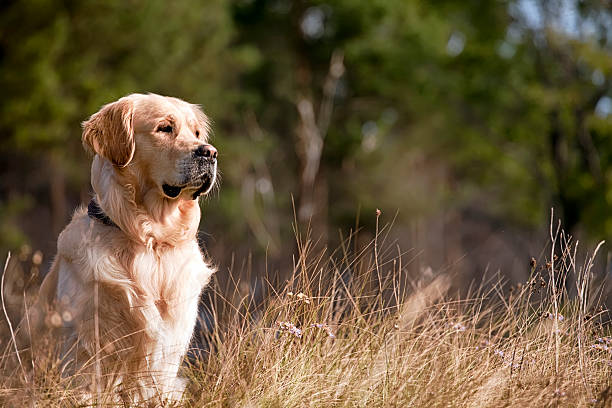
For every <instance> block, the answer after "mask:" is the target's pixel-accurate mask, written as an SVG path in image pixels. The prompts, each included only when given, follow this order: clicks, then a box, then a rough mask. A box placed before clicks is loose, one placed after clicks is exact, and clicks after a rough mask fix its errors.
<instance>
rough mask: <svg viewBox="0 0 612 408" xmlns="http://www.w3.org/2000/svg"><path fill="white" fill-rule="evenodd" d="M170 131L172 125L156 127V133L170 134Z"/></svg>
mask: <svg viewBox="0 0 612 408" xmlns="http://www.w3.org/2000/svg"><path fill="white" fill-rule="evenodd" d="M172 130H173V129H172V125H159V126H158V127H157V131H158V132H164V133H172Z"/></svg>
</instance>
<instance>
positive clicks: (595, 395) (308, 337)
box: [0, 228, 612, 407]
mask: <svg viewBox="0 0 612 408" xmlns="http://www.w3.org/2000/svg"><path fill="white" fill-rule="evenodd" d="M379 246H380V245H379V242H378V240H377V239H376V240H375V241H374V242H372V243H371V244H370V245H369V246H367V247H366V248H363V249H362V250H359V251H356V250H355V249H353V250H352V251H349V247H350V245H348V242H345V245H343V246H342V247H341V248H340V250H339V252H338V253H335V254H331V255H330V254H328V255H325V254H324V253H319V254H315V253H314V251H313V250H312V242H311V241H309V240H300V239H298V247H299V250H298V256H297V257H296V259H295V267H294V270H293V273H292V276H291V279H289V280H288V281H287V282H285V283H284V284H283V285H281V286H282V288H281V289H280V291H279V292H275V291H274V288H273V286H276V287H277V288H278V285H268V286H269V287H268V288H267V292H268V293H267V294H266V295H265V296H264V297H263V299H262V300H261V301H257V302H255V301H254V300H253V299H254V298H253V296H252V295H251V294H250V293H249V291H248V289H249V288H248V287H245V285H241V284H240V282H235V283H234V285H233V287H234V290H233V291H230V292H229V295H228V292H227V291H223V292H224V296H222V295H221V294H218V293H214V294H213V295H212V297H213V301H212V303H211V311H212V314H213V316H214V318H215V321H216V327H215V329H214V331H213V332H212V333H210V334H209V335H208V337H209V341H210V347H211V351H210V352H209V353H207V354H206V356H205V357H204V358H202V359H201V360H200V361H199V363H197V364H191V365H188V366H186V367H185V369H184V372H183V375H185V376H187V377H189V378H190V380H191V381H190V386H189V388H188V392H187V393H186V396H185V399H184V401H183V403H182V406H187V407H208V406H211V407H216V406H223V407H238V406H243V407H302V406H324V407H340V406H343V407H344V406H347V407H348V406H350V407H353V406H360V407H366V406H367V407H376V406H414V407H437V406H445V407H447V406H450V407H455V406H457V407H459V406H461V407H498V406H521V407H522V406H572V407H573V406H611V404H612V395H611V394H612V391H611V388H610V386H611V384H612V381H611V374H612V354H611V351H610V350H612V338H610V337H607V336H608V335H609V328H608V326H607V325H606V322H607V320H608V312H607V310H605V309H604V308H601V307H600V306H599V305H598V299H599V297H600V296H601V290H600V289H599V288H601V285H600V284H597V285H596V284H594V281H593V272H592V268H593V259H594V256H595V253H593V254H591V255H588V254H586V256H585V257H583V258H584V260H582V261H579V260H578V259H577V257H578V256H577V247H578V245H577V243H573V242H572V241H571V239H569V238H568V237H567V236H565V235H564V234H563V233H562V232H561V231H559V230H558V229H552V228H551V242H550V245H549V246H548V249H549V251H550V252H549V255H548V256H546V257H543V259H542V261H541V262H540V263H539V264H538V262H536V261H535V260H532V264H531V267H530V277H529V279H528V280H527V281H526V282H524V283H523V284H522V285H518V286H516V287H514V288H512V290H509V288H505V287H504V285H503V282H502V281H495V282H493V283H491V282H489V283H487V282H483V284H481V285H479V287H478V288H476V289H472V290H469V291H468V292H467V295H465V296H463V297H459V296H450V293H454V290H452V289H451V288H452V287H454V283H455V282H456V280H457V279H459V278H458V277H456V276H453V275H452V274H438V275H435V274H433V275H431V276H429V277H421V278H420V279H417V280H411V279H410V278H408V277H407V276H406V268H405V265H403V264H402V263H403V262H404V261H405V260H404V258H405V257H404V256H402V254H398V255H396V256H391V255H389V253H388V252H385V251H380V248H379ZM381 252H382V254H381ZM595 252H596V251H595ZM544 258H545V259H544ZM566 288H572V289H569V290H568V289H566ZM449 292H450V293H449ZM5 345H6V346H7V349H6V352H5V360H6V361H8V360H9V356H10V354H11V349H10V348H9V347H8V344H6V343H5ZM25 364H26V365H28V363H27V362H26V363H25ZM30 365H31V364H30ZM58 367H59V364H58V362H57V361H54V360H49V363H48V364H47V365H46V368H45V369H44V370H43V369H41V368H40V367H39V368H38V369H37V370H35V372H34V373H32V374H30V377H29V379H28V381H27V382H26V380H25V379H24V378H23V376H21V372H20V369H19V368H18V367H16V368H14V370H13V371H11V372H10V373H8V375H6V376H5V377H3V378H2V379H0V380H1V381H2V383H1V384H0V387H1V388H0V398H2V400H0V403H3V405H10V404H15V403H16V401H17V402H18V404H20V405H16V406H25V405H29V404H32V403H36V404H37V406H72V405H73V404H74V401H75V399H73V398H72V397H71V396H72V395H73V394H74V393H75V392H76V391H75V390H74V389H72V388H71V385H70V384H71V379H70V378H62V377H61V375H60V373H59V369H58Z"/></svg>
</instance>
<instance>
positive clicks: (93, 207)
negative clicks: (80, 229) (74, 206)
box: [87, 198, 119, 228]
mask: <svg viewBox="0 0 612 408" xmlns="http://www.w3.org/2000/svg"><path fill="white" fill-rule="evenodd" d="M87 215H89V217H90V218H93V219H96V220H98V221H100V222H101V223H102V224H104V225H108V226H109V227H117V228H119V227H118V226H117V224H115V223H114V222H113V220H111V219H110V217H109V216H108V215H106V213H105V212H104V211H102V209H101V208H100V205H98V202H97V201H96V199H95V198H92V199H91V201H90V202H89V205H88V206H87Z"/></svg>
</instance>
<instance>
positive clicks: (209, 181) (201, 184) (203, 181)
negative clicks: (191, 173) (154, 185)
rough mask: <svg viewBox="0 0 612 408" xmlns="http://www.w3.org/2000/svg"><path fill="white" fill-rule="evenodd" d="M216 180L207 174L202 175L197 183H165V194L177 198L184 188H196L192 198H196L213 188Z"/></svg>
mask: <svg viewBox="0 0 612 408" xmlns="http://www.w3.org/2000/svg"><path fill="white" fill-rule="evenodd" d="M214 181H215V180H214V177H212V176H210V175H208V174H206V175H204V176H202V178H200V180H199V181H198V183H197V184H193V183H191V184H186V185H182V186H173V185H170V184H163V185H162V190H163V192H164V195H166V196H167V197H168V198H176V197H178V196H179V195H180V194H181V192H182V191H183V190H186V189H188V190H195V191H194V193H193V194H192V196H191V198H192V200H195V199H196V198H198V197H199V196H200V195H202V194H206V193H208V192H209V191H210V189H211V188H212V186H213V183H214Z"/></svg>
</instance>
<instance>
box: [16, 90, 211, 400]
mask: <svg viewBox="0 0 612 408" xmlns="http://www.w3.org/2000/svg"><path fill="white" fill-rule="evenodd" d="M169 129H170V131H169ZM208 133H209V123H208V120H207V118H206V116H205V115H204V114H203V113H202V111H201V110H200V109H199V108H198V107H197V106H195V105H191V104H188V103H186V102H184V101H182V100H179V99H176V98H168V97H162V96H159V95H152V94H149V95H141V94H133V95H129V96H126V97H124V98H121V99H119V100H118V101H116V102H114V103H111V104H109V105H106V106H104V107H102V109H101V110H100V111H99V112H97V113H96V114H94V115H92V116H91V118H90V119H89V120H88V121H86V122H85V123H84V124H83V144H84V146H85V148H86V149H88V150H90V151H92V152H93V153H94V158H93V163H92V167H91V183H92V187H93V190H94V193H95V197H94V198H95V200H97V202H98V204H99V207H100V208H101V209H102V210H103V211H104V213H105V214H106V215H107V216H108V217H109V218H110V219H111V220H112V221H113V222H114V223H115V224H116V226H112V225H111V226H109V225H105V224H104V223H102V222H100V221H99V220H96V219H92V218H91V217H89V216H88V214H87V210H86V209H85V208H81V209H78V210H77V211H76V212H75V214H74V216H73V218H72V221H71V222H70V224H69V225H68V226H67V227H66V228H65V229H64V230H63V231H62V233H61V234H60V236H59V239H58V251H57V256H56V258H55V261H54V263H53V265H52V267H51V269H50V272H49V273H48V275H47V276H46V277H45V280H44V282H43V284H42V286H41V289H40V294H39V298H38V301H37V303H36V304H35V305H34V306H33V307H32V308H30V312H29V315H28V318H27V319H24V322H22V326H24V327H22V329H21V337H22V338H36V337H37V336H38V333H40V332H41V331H42V330H44V329H45V327H49V326H52V327H55V328H56V331H57V332H59V333H61V334H62V338H63V346H62V357H63V360H64V362H65V365H66V370H67V372H70V373H80V374H83V375H82V376H81V377H82V378H83V379H82V385H83V386H84V388H85V389H87V388H88V389H89V390H88V392H92V393H93V392H95V391H96V389H98V390H99V389H105V388H115V389H116V390H117V391H118V392H119V394H121V396H122V398H123V399H124V400H126V399H127V401H128V402H132V403H133V402H137V401H142V400H148V399H150V398H157V399H159V398H160V397H161V399H176V398H179V397H180V395H181V394H182V391H183V387H184V385H182V382H181V380H180V379H179V378H178V377H177V371H178V368H179V365H180V364H181V360H182V358H183V356H184V355H185V353H186V351H187V347H188V345H189V341H190V339H191V336H192V332H193V328H194V325H195V322H196V318H197V306H198V301H199V296H200V293H201V291H202V289H203V287H204V286H205V285H206V284H207V283H208V281H209V279H210V277H211V275H212V274H213V273H214V270H213V268H211V266H209V265H208V264H207V263H206V262H205V261H204V259H203V256H202V253H201V251H200V249H199V247H198V244H197V241H196V232H197V229H198V224H199V222H200V207H199V205H198V200H197V197H195V198H194V194H196V195H197V194H198V193H204V194H205V193H207V192H208V190H210V187H211V186H212V184H213V183H214V181H215V175H216V150H214V148H212V147H210V145H208V144H207V139H208ZM201 146H204V147H206V148H207V149H212V150H210V151H208V153H210V152H211V151H214V152H215V153H214V157H211V156H207V157H196V156H194V150H196V149H197V148H198V147H201ZM208 153H207V154H208ZM202 174H204V175H202ZM203 180H205V182H206V183H208V184H206V185H204V186H203V183H204V181H203ZM164 184H169V185H180V190H179V191H180V194H178V196H176V197H174V198H171V197H169V196H168V195H167V194H166V192H165V191H166V190H164V188H163V185H164ZM203 188H204V189H205V190H206V191H201V190H202V189H203ZM198 189H200V190H198ZM196 191H198V193H196ZM58 315H59V317H61V319H60V318H58ZM92 396H93V395H91V396H90V397H89V398H91V397H92Z"/></svg>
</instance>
